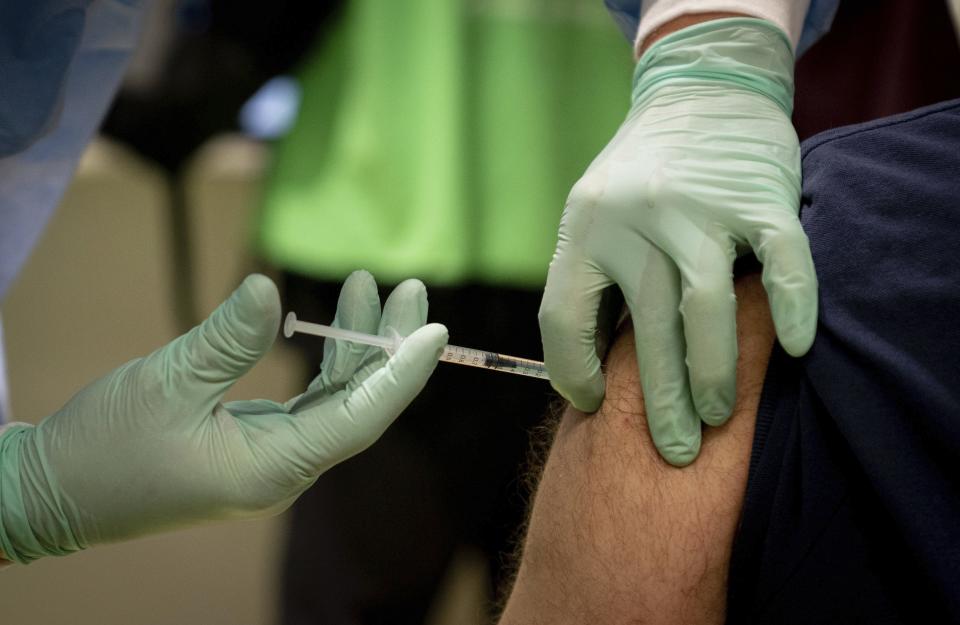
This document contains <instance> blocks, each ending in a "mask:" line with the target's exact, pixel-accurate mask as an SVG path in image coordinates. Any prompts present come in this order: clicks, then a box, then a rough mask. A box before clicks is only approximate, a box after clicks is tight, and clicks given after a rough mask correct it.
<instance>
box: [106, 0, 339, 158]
mask: <svg viewBox="0 0 960 625" xmlns="http://www.w3.org/2000/svg"><path fill="white" fill-rule="evenodd" d="M344 2H345V0H327V1H325V2H311V1H309V0H273V1H271V2H264V1H262V0H178V1H177V2H173V3H171V5H170V10H171V11H173V12H174V15H173V16H172V18H171V20H170V21H171V23H172V24H171V25H172V28H171V30H172V32H171V33H169V41H168V43H167V45H166V47H165V50H162V51H161V53H160V58H157V59H156V61H157V62H159V63H160V66H159V67H157V68H155V69H151V75H152V77H151V79H150V80H149V81H148V84H147V85H137V86H125V87H124V88H122V89H121V91H120V93H119V94H118V96H117V98H116V100H115V101H114V103H113V106H112V108H111V109H110V112H109V113H108V114H107V118H106V120H105V121H104V124H103V128H102V131H103V133H104V134H106V135H108V136H110V137H112V138H114V139H116V140H118V141H121V142H123V143H126V144H128V145H130V146H131V147H132V148H133V149H135V150H136V151H137V152H139V153H140V154H141V155H143V156H144V157H146V158H148V159H150V160H152V161H154V162H155V163H157V164H158V165H160V166H161V167H162V168H163V169H165V170H166V171H168V172H171V173H176V172H178V171H179V170H180V168H181V167H182V166H183V164H184V163H185V162H186V161H187V159H188V158H189V157H190V155H191V154H193V152H194V151H195V150H196V149H197V148H198V147H200V145H202V144H203V143H204V142H205V141H207V140H208V139H209V138H211V137H213V136H215V135H217V134H219V133H222V132H229V131H236V130H239V125H238V121H237V120H238V113H239V111H240V109H241V107H242V106H243V104H244V103H245V102H246V101H247V100H248V99H249V98H250V97H251V96H252V95H253V94H254V93H255V92H256V91H257V90H258V89H259V88H260V87H261V86H262V85H263V84H264V83H265V82H266V81H268V80H269V79H271V78H273V77H275V76H277V75H280V74H283V73H286V72H289V71H290V70H291V68H293V67H294V65H295V64H296V63H297V62H298V61H299V60H300V59H301V58H302V57H303V55H304V54H305V53H306V52H307V50H308V49H309V48H310V46H311V45H313V44H314V43H315V42H316V40H317V39H318V38H319V37H322V36H323V34H324V31H325V29H326V28H328V27H329V26H330V24H331V23H332V22H333V21H334V19H335V16H336V14H337V13H338V12H339V10H340V9H341V7H342V6H343V4H344ZM164 17H167V16H164ZM148 28H149V27H148Z"/></svg>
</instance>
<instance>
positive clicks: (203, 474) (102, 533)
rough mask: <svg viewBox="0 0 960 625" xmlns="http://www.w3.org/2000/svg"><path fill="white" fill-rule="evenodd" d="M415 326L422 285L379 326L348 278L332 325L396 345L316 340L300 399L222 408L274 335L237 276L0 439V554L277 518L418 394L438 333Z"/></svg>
mask: <svg viewBox="0 0 960 625" xmlns="http://www.w3.org/2000/svg"><path fill="white" fill-rule="evenodd" d="M426 315H427V298H426V291H425V289H424V287H423V285H422V284H421V283H420V282H418V281H415V280H408V281H407V282H404V283H402V284H401V285H399V286H398V287H397V288H396V289H395V290H394V291H393V293H392V294H391V295H390V297H389V299H388V300H387V302H386V304H385V305H384V310H383V316H382V318H381V315H380V301H379V298H378V296H377V289H376V284H375V283H374V281H373V277H372V276H370V274H368V273H366V272H357V273H355V274H353V275H351V276H350V277H349V278H348V279H347V281H346V283H345V284H344V286H343V290H342V291H341V294H340V300H339V304H338V307H337V317H336V321H335V323H336V324H337V325H339V326H340V327H344V328H349V329H352V330H357V331H360V332H368V333H377V332H385V331H386V328H387V327H388V326H389V327H391V328H393V329H395V330H396V331H397V332H399V333H400V334H401V335H408V334H409V337H408V338H407V339H406V340H405V341H404V342H403V344H402V345H401V346H400V348H399V349H398V350H397V352H396V353H395V354H394V355H393V357H391V358H390V359H389V360H388V359H387V355H386V353H385V352H383V351H382V350H380V349H377V348H368V347H365V346H362V345H355V344H350V343H342V342H337V343H333V342H330V341H328V342H327V345H326V348H325V352H324V359H323V372H322V373H321V374H320V376H318V377H317V379H316V380H314V381H313V382H312V383H311V385H310V386H309V388H308V389H307V392H306V393H304V394H303V395H301V396H299V397H296V398H294V399H292V400H290V401H289V402H287V403H286V404H281V403H276V402H273V401H267V400H254V401H240V402H230V403H227V404H223V403H221V402H220V400H221V398H222V397H223V395H224V393H225V392H226V391H227V389H229V388H230V386H231V385H232V384H233V383H234V382H235V381H236V380H237V379H238V378H239V377H240V376H242V375H243V374H244V373H245V372H246V371H248V370H249V369H250V368H251V367H252V366H253V365H254V364H255V363H256V362H257V361H258V360H259V359H260V358H261V357H262V356H263V355H264V354H265V353H266V352H267V350H268V349H269V348H270V346H271V344H272V343H273V341H274V338H275V336H276V334H277V329H278V327H279V323H280V300H279V297H278V295H277V289H276V287H275V286H274V284H273V282H271V281H270V280H269V279H268V278H266V277H264V276H260V275H253V276H250V277H248V278H247V279H246V280H245V281H244V283H243V284H242V285H241V286H240V288H238V289H237V290H236V291H235V292H234V293H233V295H232V296H231V297H230V299H228V300H227V301H226V302H225V303H224V304H223V305H221V306H220V307H219V308H218V309H217V310H216V311H215V312H214V313H213V314H212V315H211V316H210V318H209V319H207V320H206V321H205V322H204V323H203V324H201V325H200V326H198V327H196V328H194V329H193V330H191V331H190V332H189V333H187V334H185V335H184V336H181V337H180V338H178V339H177V340H175V341H173V342H172V343H170V344H169V345H167V346H165V347H163V348H161V349H159V350H157V351H155V352H154V353H152V354H150V355H149V356H147V357H146V358H140V359H137V360H134V361H131V362H129V363H127V364H125V365H123V366H122V367H120V368H119V369H117V370H115V371H113V372H112V373H110V374H108V375H106V376H105V377H103V378H101V379H100V380H98V381H96V382H94V383H93V384H91V385H90V386H88V387H86V388H85V389H83V390H82V391H80V392H79V393H78V394H77V395H76V396H75V397H73V398H72V399H71V400H70V401H69V403H67V405H66V406H64V407H63V408H62V409H61V410H60V411H59V412H57V413H56V414H53V415H51V416H49V417H47V418H46V419H44V420H43V421H42V422H41V423H40V424H39V425H37V426H36V427H31V426H13V428H11V429H9V430H7V431H6V432H4V433H3V434H2V435H0V548H2V549H3V551H4V552H5V553H6V554H7V557H8V558H9V559H12V560H15V561H18V562H29V561H30V560H33V559H36V558H39V557H41V556H44V555H58V554H65V553H70V552H72V551H76V550H78V549H83V548H85V547H87V546H90V545H93V544H96V543H102V542H109V541H116V540H122V539H125V538H131V537H135V536H140V535H143V534H147V533H151V532H157V531H161V530H166V529H171V528H176V527H180V526H185V525H189V524H193V523H197V522H200V521H206V520H215V519H236V518H249V517H258V516H265V515H269V514H274V513H278V512H280V511H282V510H283V509H285V508H286V507H288V506H289V505H290V504H291V503H292V502H293V501H294V499H296V497H297V496H298V495H300V493H302V492H303V491H304V490H306V489H307V488H308V487H309V486H310V485H311V484H313V482H314V481H315V480H316V479H317V477H318V476H319V475H320V474H321V473H323V472H324V471H326V470H327V469H329V468H330V467H332V466H333V465H335V464H337V463H338V462H341V461H343V460H345V459H346V458H349V457H350V456H352V455H354V454H356V453H359V452H360V451H362V450H363V449H365V448H366V447H368V446H369V445H370V444H372V443H373V442H374V441H375V440H376V439H377V438H378V437H379V436H380V435H381V433H383V431H384V430H385V429H386V428H387V427H388V426H389V425H390V424H391V423H392V422H393V420H394V419H395V418H396V417H397V415H398V414H400V411H402V410H403V409H404V408H405V407H406V406H407V404H408V403H409V402H410V401H411V400H412V399H413V398H414V397H415V396H416V395H417V393H419V392H420V389H422V388H423V386H424V384H425V383H426V381H427V378H428V377H429V376H430V374H431V373H432V371H433V369H434V367H435V366H436V364H437V359H438V356H439V354H440V350H441V349H442V348H443V346H444V345H445V344H446V341H447V332H446V329H445V328H444V327H443V326H441V325H437V324H431V325H428V326H424V327H420V326H422V325H423V324H424V323H425V321H426ZM418 328H419V329H418ZM411 333H412V334H411Z"/></svg>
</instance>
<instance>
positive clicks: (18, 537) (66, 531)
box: [0, 424, 83, 564]
mask: <svg viewBox="0 0 960 625" xmlns="http://www.w3.org/2000/svg"><path fill="white" fill-rule="evenodd" d="M34 435H35V428H34V427H33V426H32V425H27V424H11V426H10V427H8V428H5V429H4V430H3V431H2V433H0V549H2V550H3V553H4V554H5V555H6V557H7V559H8V560H11V561H13V562H18V563H20V564H28V563H30V562H32V561H33V560H36V559H38V558H41V557H43V556H57V555H66V554H69V553H73V552H75V551H79V550H80V549H83V545H81V544H80V543H79V542H78V541H77V539H76V538H75V536H74V533H73V531H72V530H71V529H70V525H69V523H67V522H66V520H65V516H64V515H63V514H62V506H61V505H60V504H59V498H58V497H57V496H56V493H55V492H53V489H51V488H50V487H49V481H48V480H47V479H46V472H45V471H44V470H43V468H42V464H37V463H36V462H33V461H32V460H33V459H35V458H36V457H37V456H38V454H36V453H30V449H31V448H32V447H33V444H34ZM51 537H52V538H51Z"/></svg>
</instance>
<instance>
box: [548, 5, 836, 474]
mask: <svg viewBox="0 0 960 625" xmlns="http://www.w3.org/2000/svg"><path fill="white" fill-rule="evenodd" d="M792 106H793V53H792V50H791V48H790V43H789V41H788V40H787V38H786V35H784V34H783V33H782V32H780V30H779V29H777V28H776V27H775V26H774V25H773V24H771V23H769V22H765V21H763V20H757V19H748V18H735V19H723V20H713V21H709V22H704V23H701V24H698V25H695V26H691V27H689V28H685V29H683V30H680V31H678V32H676V33H673V34H670V35H668V36H666V37H664V38H663V39H661V40H660V41H658V42H656V43H655V44H654V45H653V46H652V47H651V48H650V49H649V50H648V51H647V52H646V53H645V54H644V55H643V57H642V58H641V59H640V62H639V63H638V64H637V69H636V74H635V83H634V91H633V106H632V107H631V109H630V113H629V115H628V116H627V120H626V122H624V124H623V126H622V127H621V128H620V130H619V131H618V132H617V134H616V135H615V136H614V138H613V140H612V141H611V142H610V143H609V144H608V145H607V147H606V148H605V149H604V151H603V152H601V154H600V155H599V156H598V157H597V159H596V160H595V161H594V163H593V164H592V165H591V166H590V169H589V170H588V171H587V173H586V174H585V175H584V176H583V178H581V179H580V180H579V181H578V182H577V184H576V186H574V188H573V190H572V191H571V193H570V198H569V200H568V202H567V208H566V210H565V211H564V215H563V220H562V223H561V227H560V242H559V244H558V246H557V253H556V256H555V257H554V260H553V262H552V264H551V267H550V274H549V276H548V278H547V286H546V290H545V292H544V298H543V303H542V306H541V310H540V327H541V332H542V336H543V344H544V356H545V362H546V365H547V369H548V371H549V372H550V376H551V379H552V382H553V384H554V387H555V388H556V389H557V390H558V391H559V392H560V393H561V394H562V395H563V396H564V397H566V398H567V399H569V400H570V401H571V402H572V403H573V404H574V405H575V406H576V407H577V408H579V409H581V410H585V411H593V410H596V409H597V408H598V407H599V406H600V402H601V400H602V398H603V393H604V380H603V375H602V373H601V371H600V361H599V359H598V358H597V355H596V352H595V350H594V340H593V339H594V330H595V328H596V315H597V306H598V304H599V301H600V295H601V293H602V291H603V290H604V289H606V288H607V287H608V286H610V285H612V284H617V285H619V287H620V289H621V290H622V291H623V294H624V299H625V300H626V303H627V305H628V306H629V308H630V312H631V316H632V317H633V323H634V328H635V332H636V348H637V356H638V360H639V365H640V376H641V382H642V385H643V390H644V400H645V403H646V407H647V413H648V415H647V416H648V421H649V423H650V433H651V435H652V437H653V440H654V442H655V443H656V445H657V448H658V449H659V450H660V453H661V454H662V455H663V457H664V458H665V459H666V460H667V461H669V462H671V463H673V464H676V465H685V464H688V463H690V462H692V461H693V459H694V458H695V457H696V456H697V453H698V452H699V449H700V427H701V426H700V421H701V419H702V420H703V421H704V422H705V423H707V424H709V425H719V424H721V423H723V422H724V421H726V420H727V418H729V416H730V414H731V411H732V410H733V405H734V396H735V392H736V366H737V333H736V298H735V296H734V291H733V262H734V260H735V259H736V257H737V254H738V253H743V252H747V251H750V250H751V249H752V250H753V251H754V252H755V253H756V255H757V258H758V259H759V260H760V262H762V263H763V284H764V286H765V288H766V290H767V293H768V295H769V298H770V308H771V312H772V316H773V320H774V323H775V325H776V329H777V335H778V337H779V339H780V342H781V343H782V345H783V346H784V348H785V349H786V350H787V351H788V352H789V353H790V354H792V355H795V356H799V355H802V354H803V353H805V352H806V351H807V350H808V349H809V348H810V345H811V343H812V342H813V337H814V333H815V332H816V322H817V279H816V275H815V272H814V266H813V260H812V258H811V256H810V249H809V245H808V243H807V238H806V235H805V234H804V232H803V229H802V228H801V226H800V221H799V219H798V218H797V213H798V211H799V205H800V147H799V143H798V141H797V135H796V133H795V132H794V129H793V125H792V124H791V122H790V113H791V110H792Z"/></svg>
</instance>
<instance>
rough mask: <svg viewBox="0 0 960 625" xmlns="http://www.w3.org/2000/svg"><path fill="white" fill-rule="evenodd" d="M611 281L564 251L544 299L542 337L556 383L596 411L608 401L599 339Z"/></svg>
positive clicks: (570, 397) (557, 259) (546, 360)
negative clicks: (601, 313) (602, 304)
mask: <svg viewBox="0 0 960 625" xmlns="http://www.w3.org/2000/svg"><path fill="white" fill-rule="evenodd" d="M611 284H613V282H612V281H611V280H610V279H609V278H608V277H607V276H606V275H605V274H604V273H603V272H602V271H600V269H599V268H597V267H595V266H592V265H591V264H589V263H587V262H584V261H582V260H580V259H577V258H571V257H570V256H569V255H564V254H561V253H559V252H558V253H557V255H556V256H555V258H554V261H553V262H552V263H551V264H550V271H549V273H548V274H547V284H546V287H545V288H544V291H543V300H542V301H541V303H540V314H539V319H540V336H541V338H542V339H543V358H544V364H545V365H546V368H547V371H548V372H549V374H550V383H551V384H552V385H553V388H554V389H556V390H557V392H558V393H560V395H562V396H563V397H564V398H565V399H567V400H568V401H569V402H570V403H571V404H573V406H574V407H575V408H576V409H577V410H581V411H583V412H594V411H596V410H597V409H598V408H599V407H600V403H601V402H602V401H603V393H604V381H603V373H602V371H601V369H600V359H599V358H598V357H597V350H596V342H595V339H596V331H597V312H598V309H599V307H600V298H601V296H602V294H603V289H605V288H606V287H608V286H610V285H611Z"/></svg>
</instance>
